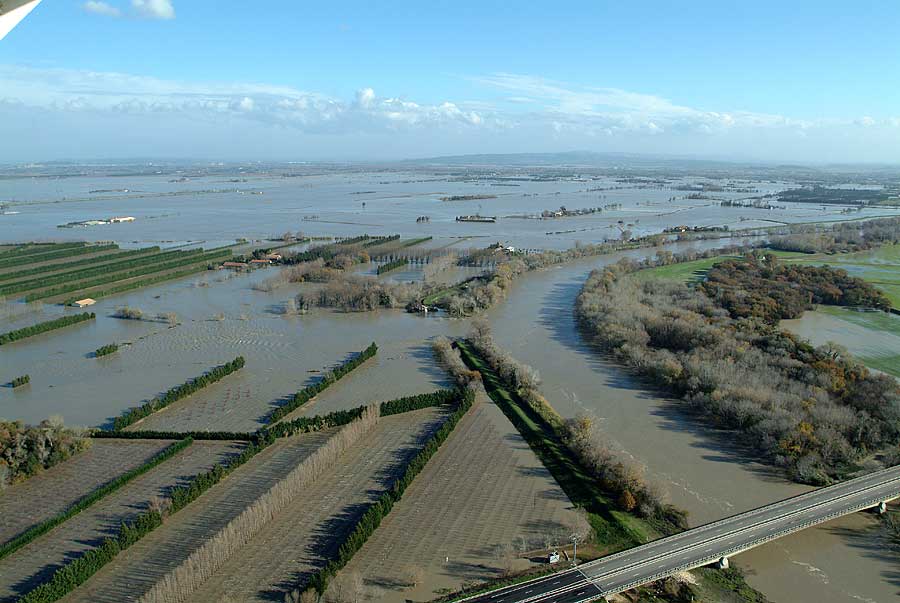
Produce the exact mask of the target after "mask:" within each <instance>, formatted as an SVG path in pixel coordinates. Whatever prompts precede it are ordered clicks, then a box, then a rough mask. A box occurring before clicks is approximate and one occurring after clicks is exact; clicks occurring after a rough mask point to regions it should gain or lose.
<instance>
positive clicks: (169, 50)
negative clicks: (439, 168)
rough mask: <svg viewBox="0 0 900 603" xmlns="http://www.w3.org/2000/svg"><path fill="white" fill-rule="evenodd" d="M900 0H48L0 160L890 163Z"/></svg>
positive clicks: (22, 29)
mask: <svg viewBox="0 0 900 603" xmlns="http://www.w3.org/2000/svg"><path fill="white" fill-rule="evenodd" d="M898 24H900V2H896V1H894V0H883V1H881V2H873V1H867V0H856V1H855V2H846V1H833V0H818V1H815V2H812V1H807V0H789V1H785V0H780V1H778V2H772V1H769V0H758V1H755V2H744V3H732V2H721V1H709V0H693V1H691V2H672V1H670V0H667V1H646V0H645V1H641V0H634V1H631V2H622V1H621V0H619V1H615V2H607V1H604V0H593V1H589V2H566V1H563V0H559V1H556V2H520V3H511V2H508V1H506V2H494V1H491V0H481V1H478V2H469V1H468V0H455V1H454V2H444V1H442V0H429V1H427V2H422V1H421V0H419V1H417V2H407V1H405V0H395V1H393V2H390V3H387V2H371V1H369V2H356V1H352V0H347V1H344V2H333V1H332V2H309V1H305V2H304V1H297V0H290V1H283V0H268V1H266V2H237V1H235V0H215V1H214V0H105V1H100V0H90V1H84V0H78V1H76V0H44V1H43V2H42V3H41V4H40V5H39V6H38V7H37V8H36V9H35V10H34V11H33V12H32V13H31V14H30V15H29V16H28V17H27V18H26V19H25V20H24V21H23V22H22V23H21V24H20V25H19V26H18V27H17V28H16V29H14V30H13V31H12V32H11V33H10V34H9V35H8V36H7V37H6V38H4V39H3V40H0V162H4V163H20V162H30V161H46V160H65V159H69V160H77V159H114V158H124V157H142V158H154V157H157V158H186V159H187V158H191V159H204V160H206V159H209V160H238V161H247V160H288V161H291V160H294V161H309V160H366V161H379V160H393V159H403V158H418V157H429V156H439V155H455V154H469V153H513V152H557V151H571V150H587V151H598V152H623V153H646V154H659V155H670V156H678V157H695V158H710V159H725V160H737V161H745V160H752V161H787V162H796V163H823V162H824V163H834V162H840V163H857V162H859V163H871V162H876V163H900V69H898V65H900V35H898Z"/></svg>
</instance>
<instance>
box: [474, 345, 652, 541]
mask: <svg viewBox="0 0 900 603" xmlns="http://www.w3.org/2000/svg"><path fill="white" fill-rule="evenodd" d="M457 343H458V346H459V351H460V354H461V356H462V359H463V361H464V362H465V363H466V365H468V367H469V368H470V369H473V370H477V371H479V372H480V373H481V377H482V381H483V382H484V387H485V390H486V391H487V393H488V395H489V396H490V397H491V399H492V400H493V401H494V402H495V403H496V404H497V406H499V407H500V410H502V411H503V414H505V415H506V416H507V418H508V419H509V420H510V422H512V424H513V425H514V426H515V427H516V429H517V430H518V431H519V433H520V434H521V435H522V437H523V438H524V440H525V441H526V442H527V443H528V445H529V446H530V447H531V449H532V450H533V451H534V453H535V454H536V455H537V457H538V459H540V461H541V463H543V465H544V466H545V467H546V468H547V470H548V471H549V472H550V474H551V475H552V476H553V478H554V479H555V480H556V481H557V483H558V484H559V486H560V487H561V488H562V489H563V491H564V492H565V493H566V496H568V497H569V500H571V501H572V502H573V503H574V504H575V505H576V506H580V507H583V508H584V509H585V510H586V511H587V512H588V519H589V521H590V524H591V527H592V528H593V531H594V533H595V535H596V537H597V540H598V541H599V542H602V543H604V544H606V545H608V546H610V547H612V548H618V549H624V548H628V547H632V546H636V545H638V544H642V543H643V542H646V541H647V540H648V538H649V535H648V534H647V533H646V532H645V530H643V529H642V526H641V524H640V522H639V520H637V519H636V518H633V517H631V516H629V515H628V514H627V513H624V512H622V511H619V510H618V509H616V508H615V505H614V504H613V502H612V501H610V500H609V499H608V498H607V497H606V496H605V495H604V493H603V492H602V491H601V490H600V488H599V487H598V486H597V484H596V480H594V479H592V478H591V476H590V474H589V473H588V472H587V471H586V470H585V469H584V468H583V467H581V466H580V464H578V463H577V462H576V461H575V460H573V459H572V458H571V455H570V454H569V453H568V451H567V448H566V446H565V444H564V443H563V442H562V441H561V439H560V438H559V436H558V435H557V433H556V431H555V430H554V429H553V427H552V426H551V425H550V424H549V423H547V421H546V420H544V419H543V418H542V417H541V416H540V415H539V414H538V413H537V412H536V411H534V409H532V408H531V407H530V406H529V405H528V404H527V403H526V402H525V401H524V400H522V399H521V398H520V397H519V396H518V394H516V393H515V392H511V391H509V389H508V388H507V387H506V386H505V384H504V383H503V381H502V380H501V379H500V377H499V376H498V375H497V373H496V371H494V369H492V368H491V367H490V366H489V365H488V364H487V363H486V362H485V361H484V360H483V359H482V358H481V357H480V356H479V355H478V354H477V353H476V352H475V350H474V349H473V348H472V346H471V345H470V344H468V343H467V342H466V341H459V342H457Z"/></svg>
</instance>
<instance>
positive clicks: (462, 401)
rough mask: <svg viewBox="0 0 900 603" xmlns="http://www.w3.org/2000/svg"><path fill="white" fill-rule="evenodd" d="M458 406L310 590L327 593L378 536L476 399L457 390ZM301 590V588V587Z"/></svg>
mask: <svg viewBox="0 0 900 603" xmlns="http://www.w3.org/2000/svg"><path fill="white" fill-rule="evenodd" d="M456 393H457V400H456V401H457V406H456V409H455V410H454V411H453V412H452V413H451V414H450V415H449V416H448V417H447V420H446V421H444V424H443V425H441V427H440V429H438V430H437V431H436V432H434V434H433V435H432V436H431V437H430V438H429V439H428V441H427V442H426V443H425V445H424V446H423V447H422V450H420V451H419V453H418V454H416V456H414V457H413V458H412V460H410V462H409V463H408V464H407V465H406V469H405V470H404V471H403V475H401V476H400V477H399V478H397V479H396V480H395V481H394V483H393V484H392V485H391V487H390V489H388V491H387V492H384V493H383V494H382V495H381V496H379V497H378V500H377V501H376V502H374V503H372V504H371V505H369V507H368V508H367V509H366V511H365V512H364V513H363V515H362V517H360V519H359V521H358V522H357V523H356V527H355V528H354V529H353V531H352V532H350V534H349V535H348V536H347V538H346V539H345V540H344V542H343V543H342V544H341V546H340V548H339V549H338V554H337V558H336V559H332V560H330V561H328V563H326V564H325V567H323V568H321V569H320V570H319V571H317V572H316V573H315V574H313V576H312V578H310V580H309V584H308V587H307V588H313V589H315V590H316V591H317V592H318V593H319V594H320V595H322V594H324V593H325V590H326V589H327V588H328V582H329V581H330V580H331V578H333V577H334V576H335V575H336V574H337V573H338V572H339V571H340V570H341V569H343V568H344V567H345V566H346V565H347V563H349V562H350V559H352V558H353V555H354V554H356V552H357V551H359V549H361V548H362V547H363V545H364V544H365V543H366V541H367V540H368V539H369V538H370V537H371V536H372V534H374V533H375V530H377V529H378V526H379V525H381V522H382V520H383V519H384V518H385V517H386V516H387V515H388V513H390V512H391V509H393V507H394V505H395V504H396V503H397V502H399V501H400V499H401V498H402V497H403V493H404V492H405V491H406V489H407V488H408V487H409V485H410V484H412V482H413V480H414V479H415V478H416V476H417V475H419V473H421V472H422V470H423V469H424V468H425V465H426V464H427V463H428V461H429V460H430V459H431V457H433V456H434V454H435V453H436V452H437V451H438V449H439V448H440V447H441V444H443V443H444V442H445V441H446V440H447V438H448V437H450V434H451V433H452V432H453V429H454V428H455V427H456V425H457V424H458V423H459V421H460V419H462V417H463V415H465V414H466V412H467V411H468V410H469V409H470V408H471V407H472V403H473V402H474V401H475V395H474V393H473V392H472V390H470V389H466V390H456ZM298 586H299V585H298Z"/></svg>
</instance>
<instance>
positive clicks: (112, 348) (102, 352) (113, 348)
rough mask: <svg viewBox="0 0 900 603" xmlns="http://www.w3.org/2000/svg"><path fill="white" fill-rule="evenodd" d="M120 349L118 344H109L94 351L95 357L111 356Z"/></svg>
mask: <svg viewBox="0 0 900 603" xmlns="http://www.w3.org/2000/svg"><path fill="white" fill-rule="evenodd" d="M118 349H119V344H117V343H110V344H107V345H104V346H100V347H99V348H97V349H96V350H95V351H94V357H95V358H100V357H101V356H107V355H109V354H113V353H115V352H117V351H118Z"/></svg>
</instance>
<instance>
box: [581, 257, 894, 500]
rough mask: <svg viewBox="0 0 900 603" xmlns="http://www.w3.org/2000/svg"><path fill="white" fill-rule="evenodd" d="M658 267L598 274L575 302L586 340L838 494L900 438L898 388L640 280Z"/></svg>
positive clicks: (679, 289)
mask: <svg viewBox="0 0 900 603" xmlns="http://www.w3.org/2000/svg"><path fill="white" fill-rule="evenodd" d="M647 264H648V263H647V262H645V263H643V264H638V263H635V262H628V261H623V262H620V263H619V264H616V265H613V266H609V267H607V268H604V269H601V270H596V271H594V272H593V273H592V274H591V276H590V277H589V278H588V280H587V282H586V283H585V285H584V287H583V289H582V292H581V294H580V295H579V297H578V300H577V303H576V313H577V315H578V317H579V319H580V321H581V323H582V325H583V327H584V328H585V330H586V331H587V332H588V333H589V334H590V335H591V336H592V337H593V338H595V339H596V340H597V341H598V342H599V343H601V344H602V345H603V346H605V347H606V348H607V349H608V350H610V352H611V353H612V354H613V355H614V356H615V357H616V358H618V359H619V360H620V361H621V362H623V363H625V364H626V365H628V366H629V367H631V368H633V369H635V370H636V371H638V372H639V373H641V374H643V375H646V376H647V377H649V378H650V379H651V380H652V381H653V382H655V383H656V384H658V385H660V386H663V387H664V388H666V389H668V390H670V391H671V392H673V393H675V394H676V395H679V396H680V397H681V398H682V399H683V400H684V401H685V403H686V404H687V405H688V406H689V407H690V408H692V409H695V410H696V411H697V412H698V414H699V415H700V416H702V417H704V418H705V419H706V420H708V421H709V422H711V423H713V424H715V425H717V426H720V427H724V428H727V429H730V430H733V431H734V432H735V433H736V434H738V435H739V437H740V438H741V440H742V441H743V442H744V443H745V444H747V445H748V447H750V448H751V449H753V450H754V451H755V452H756V453H757V454H758V455H759V456H760V457H762V458H763V459H765V460H766V461H768V462H770V463H773V464H775V465H778V466H781V467H784V468H785V469H786V470H787V471H788V473H789V474H790V475H791V476H793V478H794V479H796V480H798V481H801V482H806V483H813V484H822V483H828V482H829V481H830V480H831V479H833V478H835V477H838V476H840V475H841V474H842V473H843V472H844V470H845V469H846V468H848V467H849V466H851V465H852V464H853V463H854V462H856V461H858V460H859V459H861V458H863V457H864V456H866V455H867V454H868V453H869V452H871V451H874V450H878V449H880V448H882V447H884V446H886V445H888V444H895V443H896V442H897V441H898V439H900V390H898V386H897V382H896V381H895V380H894V379H892V378H890V377H887V376H884V375H876V374H873V373H870V372H869V371H868V370H867V369H866V368H865V367H864V366H862V365H861V364H859V363H858V362H856V361H855V360H853V359H852V358H851V357H849V356H848V355H847V354H846V353H845V352H844V351H843V350H841V349H840V348H838V347H836V346H832V345H829V346H823V347H820V348H814V347H813V346H811V345H809V344H808V343H807V342H805V341H802V340H800V339H798V338H797V337H795V336H794V335H791V334H789V333H784V332H781V331H780V330H779V329H778V328H777V326H776V325H773V324H771V323H769V322H767V321H766V320H765V319H760V318H733V317H732V315H731V314H730V313H729V311H728V310H726V309H725V308H723V307H722V305H720V303H719V299H718V298H712V297H710V296H709V295H708V294H707V290H706V289H705V288H704V287H702V286H701V287H695V288H692V287H689V286H688V285H685V284H681V283H672V282H663V281H656V280H653V281H650V280H647V281H646V282H642V281H641V280H638V279H635V278H630V277H629V274H630V273H631V272H633V271H635V270H637V269H638V268H640V267H644V266H646V265H647ZM771 282H776V283H777V281H771ZM768 283H770V281H767V280H760V281H759V282H758V283H757V286H759V287H762V288H765V287H767V286H768ZM754 293H762V294H765V293H767V291H766V290H765V289H763V290H762V291H756V292H754ZM747 295H749V292H748V293H747ZM776 297H777V296H776ZM765 316H766V314H765V313H763V317H765Z"/></svg>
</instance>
